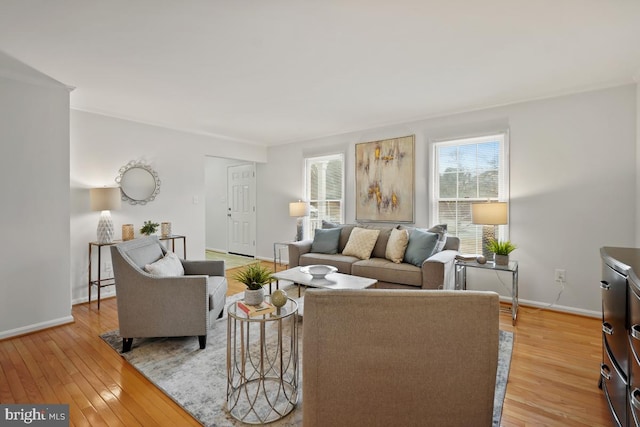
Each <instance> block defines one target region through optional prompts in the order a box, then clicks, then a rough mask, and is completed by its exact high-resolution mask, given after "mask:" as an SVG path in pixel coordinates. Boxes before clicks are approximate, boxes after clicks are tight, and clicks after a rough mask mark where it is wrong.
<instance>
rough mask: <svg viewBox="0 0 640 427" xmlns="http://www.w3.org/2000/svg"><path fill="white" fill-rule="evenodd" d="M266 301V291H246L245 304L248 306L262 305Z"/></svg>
mask: <svg viewBox="0 0 640 427" xmlns="http://www.w3.org/2000/svg"><path fill="white" fill-rule="evenodd" d="M262 301H264V290H263V289H262V288H260V289H245V291H244V302H245V303H247V304H248V305H260V304H262Z"/></svg>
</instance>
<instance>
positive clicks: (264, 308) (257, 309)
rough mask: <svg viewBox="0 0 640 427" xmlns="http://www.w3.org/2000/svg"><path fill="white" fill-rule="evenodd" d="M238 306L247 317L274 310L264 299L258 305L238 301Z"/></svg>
mask: <svg viewBox="0 0 640 427" xmlns="http://www.w3.org/2000/svg"><path fill="white" fill-rule="evenodd" d="M238 308H239V309H240V310H242V311H244V312H245V313H247V315H248V316H249V317H253V316H262V315H264V314H269V313H273V312H274V311H276V308H275V307H274V306H273V305H272V304H270V303H268V302H266V301H263V302H262V303H260V305H249V304H246V303H245V302H244V301H238Z"/></svg>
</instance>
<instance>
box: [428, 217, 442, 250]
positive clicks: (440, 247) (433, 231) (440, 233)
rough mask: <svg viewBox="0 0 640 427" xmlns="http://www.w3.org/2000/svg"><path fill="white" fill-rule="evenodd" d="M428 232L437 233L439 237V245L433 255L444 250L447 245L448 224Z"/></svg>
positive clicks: (434, 227)
mask: <svg viewBox="0 0 640 427" xmlns="http://www.w3.org/2000/svg"><path fill="white" fill-rule="evenodd" d="M427 231H430V232H432V233H436V234H437V235H438V244H437V245H436V249H435V250H434V251H433V253H434V254H435V253H438V252H440V251H441V250H443V249H444V246H445V245H446V244H447V224H438V225H434V226H433V227H431V228H430V229H428V230H427Z"/></svg>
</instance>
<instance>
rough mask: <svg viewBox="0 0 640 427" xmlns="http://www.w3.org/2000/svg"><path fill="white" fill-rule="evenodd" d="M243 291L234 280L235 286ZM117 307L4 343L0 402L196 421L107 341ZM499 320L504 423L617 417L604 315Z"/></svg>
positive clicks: (85, 311)
mask: <svg viewBox="0 0 640 427" xmlns="http://www.w3.org/2000/svg"><path fill="white" fill-rule="evenodd" d="M267 264H268V265H273V264H270V263H267ZM279 269H280V268H279ZM232 274H233V271H232V270H229V271H228V274H227V276H228V277H231V275H232ZM243 289H244V288H243V286H242V285H241V284H238V283H237V282H235V283H234V281H233V280H230V286H229V294H233V293H236V292H240V291H242V290H243ZM116 310H117V308H116V300H115V299H114V298H110V299H104V300H103V301H102V304H101V309H100V311H98V310H97V307H96V304H95V303H93V304H91V305H88V304H81V305H76V306H74V307H73V316H74V318H75V323H73V324H70V325H65V326H60V327H56V328H52V329H48V330H45V331H41V332H37V333H33V334H29V335H25V336H22V337H17V338H12V339H6V340H3V341H0V402H1V403H69V404H70V412H71V425H74V426H85V425H108V426H189V425H199V424H198V423H197V422H196V421H195V420H194V419H193V418H192V417H191V416H190V415H189V414H187V413H186V412H184V411H183V410H182V409H181V408H180V407H179V406H178V405H176V404H175V403H174V402H173V401H172V400H171V399H169V398H168V397H167V396H166V395H165V394H164V393H162V392H161V391H160V390H158V389H157V388H156V387H155V386H153V385H152V384H151V383H150V382H149V381H148V380H147V379H145V378H144V377H143V376H142V375H140V374H139V373H138V372H137V371H136V370H135V369H134V368H132V367H131V366H130V365H129V364H128V363H127V362H125V361H124V359H123V358H122V357H120V356H119V355H118V354H117V353H116V352H115V351H113V350H112V349H111V348H110V347H109V346H108V345H107V344H105V343H104V342H103V341H102V340H101V339H100V337H99V335H100V334H101V333H103V332H106V331H110V330H113V329H116V328H117V327H118V318H117V311H116ZM500 328H501V329H503V330H506V331H513V332H515V346H514V352H513V357H512V361H511V371H510V374H509V383H508V386H507V395H506V398H505V402H504V411H503V416H502V425H503V426H585V425H588V426H610V425H611V424H612V423H611V421H610V417H609V414H608V412H607V410H606V404H605V402H604V399H603V397H602V392H601V391H600V390H599V389H598V387H597V384H598V376H599V366H600V358H601V341H600V340H601V338H600V330H601V329H600V321H599V320H598V319H591V318H586V317H580V316H574V315H569V314H562V313H557V312H553V311H548V310H538V309H533V308H527V307H521V309H520V315H519V319H518V324H517V326H515V327H513V326H512V325H511V319H510V317H509V314H507V313H505V314H501V316H500Z"/></svg>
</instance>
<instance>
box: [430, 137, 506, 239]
mask: <svg viewBox="0 0 640 427" xmlns="http://www.w3.org/2000/svg"><path fill="white" fill-rule="evenodd" d="M496 137H500V138H501V139H503V144H502V150H501V151H500V162H501V163H502V165H503V168H501V169H500V173H499V187H498V194H499V197H498V200H497V201H499V202H509V201H510V199H511V195H510V185H511V184H510V182H511V180H510V171H509V164H510V160H509V158H510V157H509V145H510V144H509V139H510V138H509V129H506V130H498V131H495V132H490V133H483V134H481V135H475V136H462V137H451V138H443V139H438V140H431V141H429V145H430V150H429V152H430V156H431V159H430V162H429V165H430V167H431V173H430V174H429V177H430V178H431V185H429V212H430V217H431V218H432V220H431V222H432V223H433V224H432V225H434V224H435V223H436V222H437V219H438V213H439V212H438V203H437V201H436V194H437V192H438V188H439V185H440V173H439V165H438V156H437V155H436V148H437V147H438V146H440V147H443V146H447V145H463V144H478V143H482V142H490V141H493V140H495V139H496ZM476 200H477V201H486V200H487V199H476ZM508 209H509V211H508V212H507V218H509V222H511V221H510V218H511V212H510V211H511V203H509V204H508ZM498 236H500V239H502V240H508V239H509V224H507V225H504V226H499V234H498Z"/></svg>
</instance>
